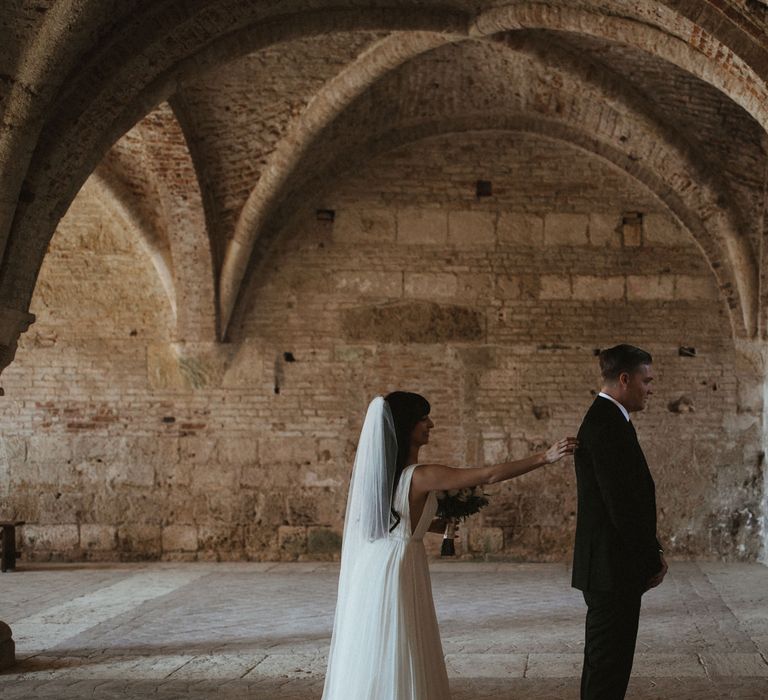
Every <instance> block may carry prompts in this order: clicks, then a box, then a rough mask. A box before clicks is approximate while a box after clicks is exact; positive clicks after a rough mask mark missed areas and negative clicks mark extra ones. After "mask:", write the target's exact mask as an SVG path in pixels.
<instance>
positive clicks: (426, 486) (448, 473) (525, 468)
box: [411, 437, 577, 493]
mask: <svg viewBox="0 0 768 700" xmlns="http://www.w3.org/2000/svg"><path fill="white" fill-rule="evenodd" d="M576 444H577V443H576V438H574V437H565V438H563V439H562V440H558V441H557V442H556V443H555V444H554V445H552V447H550V448H549V449H548V450H546V451H545V452H537V453H536V454H533V455H531V456H530V457H526V458H525V459H518V460H515V461H514V462H501V463H500V464H493V465H491V466H489V467H471V468H467V469H456V468H454V467H446V466H444V465H442V464H422V465H421V466H419V467H417V468H416V469H415V470H414V472H413V479H412V481H411V483H412V487H413V488H414V489H415V490H416V491H417V492H420V493H426V492H428V491H450V490H452V489H465V488H469V487H471V486H482V485H483V484H495V483H497V482H499V481H506V480H507V479H514V478H515V477H516V476H521V475H523V474H527V473H528V472H531V471H533V470H534V469H538V468H539V467H543V466H544V465H545V464H553V463H554V462H557V461H558V460H559V459H561V458H563V457H565V455H569V454H573V451H574V449H576Z"/></svg>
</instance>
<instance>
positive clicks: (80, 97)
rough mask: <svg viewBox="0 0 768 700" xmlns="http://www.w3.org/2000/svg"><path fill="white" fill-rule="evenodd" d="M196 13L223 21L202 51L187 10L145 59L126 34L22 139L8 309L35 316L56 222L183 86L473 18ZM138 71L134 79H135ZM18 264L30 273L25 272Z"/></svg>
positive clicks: (4, 295) (2, 288)
mask: <svg viewBox="0 0 768 700" xmlns="http://www.w3.org/2000/svg"><path fill="white" fill-rule="evenodd" d="M295 4H297V5H300V3H295ZM172 5H174V3H173V2H171V0H168V1H167V2H164V3H162V6H163V7H162V8H159V9H167V10H168V15H169V17H170V18H175V19H176V20H177V22H178V19H179V14H178V8H176V9H175V10H174V8H173V7H168V6H172ZM195 5H197V6H201V7H203V10H201V12H203V11H207V12H209V13H210V14H213V15H214V17H215V18H216V19H217V20H218V21H217V23H216V24H217V26H216V32H215V33H214V34H213V35H212V36H210V37H204V38H203V37H199V36H195V38H196V41H197V43H196V44H195V45H194V46H193V47H192V48H191V49H189V48H184V47H183V46H180V45H177V44H176V43H174V42H180V39H179V38H178V35H179V34H181V35H184V34H185V31H186V33H187V34H189V33H190V32H192V33H193V34H194V29H195V27H194V26H193V21H192V20H193V19H195V18H194V17H192V19H189V18H188V12H189V9H190V8H188V7H185V8H184V14H183V16H184V19H185V22H180V23H179V27H174V26H173V25H172V26H171V27H170V28H169V32H168V33H167V34H162V33H161V32H160V31H159V29H157V28H153V33H152V39H153V43H151V45H149V46H146V47H144V48H145V50H144V52H143V53H142V52H141V51H139V52H138V53H136V50H135V44H136V40H137V36H136V34H135V32H134V33H131V32H130V31H125V32H123V34H122V35H120V36H118V37H117V38H115V39H114V40H113V42H112V43H113V45H116V46H117V48H116V49H114V51H113V52H112V53H110V52H109V50H107V49H104V50H103V51H101V52H97V51H94V52H93V54H92V56H91V64H90V65H89V66H86V68H85V69H83V70H81V71H79V74H78V75H77V76H75V77H74V78H73V80H72V81H70V82H69V83H67V84H65V85H63V86H62V88H61V90H60V91H59V93H58V95H57V111H56V114H55V115H54V117H53V118H52V119H51V120H50V121H49V122H48V123H47V124H45V125H44V127H43V128H42V129H36V130H33V133H32V134H31V136H29V135H28V136H29V137H28V138H27V139H18V142H17V144H16V148H15V152H12V153H10V155H9V158H8V159H7V160H9V161H13V160H14V159H16V158H19V159H21V161H20V162H24V163H28V164H29V167H28V170H27V172H26V175H25V176H24V174H23V173H21V172H20V171H18V169H17V170H16V171H15V172H14V177H13V178H12V180H13V182H9V183H8V185H9V187H11V188H13V187H14V186H15V187H16V191H18V189H19V187H22V186H21V184H20V181H21V178H22V177H24V185H23V191H22V194H23V196H22V197H21V201H20V202H18V203H17V204H16V206H15V211H13V212H2V210H0V214H2V213H5V214H6V217H5V219H4V220H2V221H0V234H2V232H3V231H7V230H8V227H9V225H10V233H9V235H8V239H7V243H6V248H5V251H4V256H3V261H2V263H1V264H0V299H3V300H4V301H5V303H6V304H7V305H8V306H9V307H12V308H15V307H18V308H22V307H23V308H27V307H28V305H29V301H30V299H31V295H32V290H33V289H34V283H35V280H36V277H37V273H38V271H39V267H40V264H41V263H42V258H43V255H44V253H45V249H46V248H47V244H48V241H49V240H50V237H51V236H52V235H53V231H54V230H55V226H56V223H57V222H58V220H59V219H60V218H61V216H63V214H64V213H65V212H66V210H67V208H68V207H69V204H70V203H71V201H72V199H73V198H74V196H75V195H76V193H77V191H78V190H79V189H80V187H81V186H82V184H83V183H84V182H85V180H86V179H87V177H88V175H89V174H90V173H91V172H92V171H93V170H94V169H95V168H96V166H97V165H98V163H99V161H100V160H101V159H102V158H103V157H104V155H105V154H106V152H107V151H108V149H109V147H110V146H111V145H112V144H113V143H114V142H115V141H116V140H117V139H118V138H119V137H120V136H122V135H123V134H124V133H125V132H126V131H128V129H130V128H131V127H132V126H133V125H134V124H136V123H137V122H138V121H139V120H140V119H141V118H143V117H144V116H145V115H146V114H147V113H149V112H150V111H151V110H152V109H154V108H155V107H156V106H157V105H158V104H160V103H162V102H163V101H165V100H167V99H169V98H170V97H171V95H172V94H173V93H174V91H175V90H176V88H177V86H178V84H179V83H180V82H182V81H183V80H184V79H189V78H191V77H193V76H195V75H197V74H199V73H200V72H201V71H203V70H205V69H207V68H213V67H215V66H218V65H221V64H222V63H226V62H227V61H229V60H233V59H234V58H237V57H238V56H241V55H244V54H247V53H250V52H253V51H256V50H258V49H260V48H264V47H266V46H270V45H273V44H276V43H280V42H285V41H289V40H291V39H296V38H302V37H307V36H315V35H322V34H323V33H327V32H334V31H355V30H366V31H376V30H383V31H386V30H391V31H397V30H400V29H404V30H413V31H428V32H429V31H436V32H444V33H446V34H448V35H450V36H452V37H455V36H456V34H457V33H463V32H465V31H466V26H467V22H468V16H467V15H466V14H465V13H462V12H458V11H456V10H452V9H445V8H439V9H438V10H434V9H431V8H426V9H425V8H422V7H417V8H399V10H397V11H393V10H392V9H390V8H385V9H384V10H380V9H377V8H370V9H367V10H360V9H337V8H333V9H329V10H326V11H311V12H310V11H306V10H305V11H304V12H301V13H297V14H285V13H286V12H289V11H290V10H291V9H295V7H294V8H292V7H290V6H288V3H285V4H284V5H281V7H280V9H281V10H282V11H283V13H284V14H281V15H280V16H279V17H272V18H267V20H268V21H263V22H261V23H258V19H262V20H263V19H264V18H263V17H261V18H257V19H256V20H252V21H254V22H256V24H250V23H249V19H248V15H256V16H258V15H259V13H260V8H258V7H254V6H253V5H246V6H243V5H242V3H239V2H237V1H236V0H219V1H218V2H216V1H214V0H208V2H205V1H204V0H199V1H198V2H197V3H195ZM230 5H231V6H232V7H231V8H230V11H228V12H224V11H223V9H222V8H224V7H227V6H230ZM291 5H294V3H291ZM214 6H215V7H214ZM159 9H158V12H159ZM262 14H263V13H262ZM171 30H175V33H174V31H171ZM212 31H213V30H212ZM121 42H122V43H123V44H125V45H124V46H122V44H121ZM169 45H170V46H171V49H169ZM110 66H112V67H113V68H114V71H113V72H110V70H109V67H110ZM89 67H92V68H93V70H95V71H97V73H98V75H99V76H102V75H106V76H107V78H105V79H104V80H103V84H101V85H98V86H96V87H94V86H93V85H91V84H89V81H91V80H92V76H91V73H90V72H89V70H88V68H89ZM132 68H133V69H134V70H135V74H133V73H131V69H132ZM126 85H128V86H129V88H128V89H126ZM37 132H42V134H43V137H41V138H40V139H39V140H37V142H36V143H35V138H36V134H37ZM46 134H47V135H46ZM33 151H34V152H33ZM11 214H12V215H13V221H12V223H10V218H9V217H10V215H11ZM22 231H23V232H25V234H24V235H22V234H21V232H22ZM31 232H34V233H31ZM11 260H13V261H14V262H13V263H11ZM19 260H24V261H25V264H24V265H19V264H18V261H19Z"/></svg>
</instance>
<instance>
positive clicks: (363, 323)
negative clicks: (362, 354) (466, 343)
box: [343, 301, 485, 343]
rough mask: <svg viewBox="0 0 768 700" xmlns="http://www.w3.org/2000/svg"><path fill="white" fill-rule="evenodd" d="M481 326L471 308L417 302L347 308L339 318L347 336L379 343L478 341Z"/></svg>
mask: <svg viewBox="0 0 768 700" xmlns="http://www.w3.org/2000/svg"><path fill="white" fill-rule="evenodd" d="M484 325H485V320H484V318H483V316H482V314H481V313H479V312H478V311H475V310H473V309H467V308H465V307H463V306H458V305H454V304H434V303H429V302H418V301H414V302H404V303H400V304H386V305H384V304H381V305H376V306H369V307H362V308H358V309H349V310H348V311H347V312H346V313H345V314H344V318H343V328H344V332H345V333H346V335H347V337H349V338H350V339H352V340H368V341H379V342H383V343H439V342H446V341H449V340H479V339H480V338H482V337H483V330H484Z"/></svg>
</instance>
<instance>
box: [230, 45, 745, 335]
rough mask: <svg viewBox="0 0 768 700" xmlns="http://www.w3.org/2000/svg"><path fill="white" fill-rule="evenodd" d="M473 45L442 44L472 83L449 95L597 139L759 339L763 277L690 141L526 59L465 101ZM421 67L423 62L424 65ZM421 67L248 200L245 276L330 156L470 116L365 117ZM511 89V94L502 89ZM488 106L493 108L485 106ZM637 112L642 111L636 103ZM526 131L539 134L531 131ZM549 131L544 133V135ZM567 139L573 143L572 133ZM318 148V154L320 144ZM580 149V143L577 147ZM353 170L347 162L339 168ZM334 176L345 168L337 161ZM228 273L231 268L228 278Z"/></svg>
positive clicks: (478, 118)
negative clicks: (273, 186) (680, 225)
mask: <svg viewBox="0 0 768 700" xmlns="http://www.w3.org/2000/svg"><path fill="white" fill-rule="evenodd" d="M484 46H485V48H484V49H482V51H483V52H484V53H482V55H478V56H476V57H475V58H474V61H475V62H476V63H477V65H486V66H487V65H492V59H493V57H492V56H490V55H489V54H488V51H499V50H500V49H499V48H498V47H496V48H490V47H489V46H488V45H484ZM467 47H468V45H466V44H465V45H464V48H463V49H459V48H457V47H446V48H443V49H439V50H438V51H437V52H435V53H436V54H439V55H440V56H441V57H442V59H443V60H442V63H443V64H445V65H450V64H452V65H454V66H458V65H463V66H464V68H465V70H467V71H469V73H473V75H472V80H471V81H469V80H468V81H466V82H465V83H462V82H461V79H460V78H459V79H457V82H454V83H453V84H451V85H450V86H449V87H448V88H447V89H446V91H447V92H448V93H452V94H465V95H467V96H468V99H467V100H466V103H468V104H469V103H472V102H476V103H478V104H482V103H485V104H486V105H490V106H489V107H488V109H489V110H492V111H493V113H495V114H497V115H499V114H503V113H504V112H505V110H507V111H508V112H509V113H513V114H517V115H520V119H523V118H525V119H527V120H528V121H526V122H525V123H526V124H532V123H534V122H535V119H536V117H537V116H538V117H539V118H541V119H542V120H543V122H544V123H546V124H549V125H550V126H552V125H559V126H558V128H560V129H570V131H569V132H568V133H569V134H571V135H572V134H576V133H592V134H594V138H593V139H592V140H591V141H586V140H585V139H584V138H582V139H581V141H578V145H580V147H582V148H585V150H590V151H591V152H594V153H597V154H600V155H602V156H603V157H604V158H606V159H607V160H610V161H611V162H613V163H614V164H615V165H618V166H619V167H621V168H622V169H624V170H626V171H627V172H629V173H631V174H633V175H635V176H636V177H637V179H639V180H640V181H642V182H644V183H645V184H646V185H647V186H649V187H650V188H651V189H652V190H653V191H654V192H656V194H657V195H658V196H659V197H660V198H661V199H662V200H663V201H665V202H666V203H667V205H668V206H669V208H670V209H671V210H672V211H674V213H675V214H676V215H677V216H678V218H680V219H681V220H682V221H683V222H684V223H685V225H686V226H687V227H688V228H689V229H690V230H691V231H692V232H693V233H694V235H695V237H696V239H697V241H698V242H699V245H700V246H701V248H702V250H703V251H704V253H705V255H706V257H707V260H708V261H709V263H710V266H711V267H712V269H713V271H714V272H715V275H716V277H717V279H718V283H719V285H720V288H721V290H722V292H723V294H724V295H725V297H726V299H727V301H728V305H729V307H730V308H731V310H732V313H731V317H732V324H733V330H734V334H735V335H736V336H739V337H744V336H747V337H751V336H752V335H754V333H755V330H756V323H757V320H756V319H757V299H758V297H757V290H758V274H757V266H756V263H755V260H754V257H753V254H752V252H751V250H750V247H749V243H748V242H747V241H746V240H745V239H744V237H743V236H740V235H739V232H738V222H737V220H736V218H735V217H734V215H733V213H732V212H729V211H727V210H725V209H723V208H722V206H721V204H720V202H721V201H722V198H723V197H722V195H723V191H722V183H721V182H720V181H719V179H718V177H717V176H716V175H713V174H712V172H711V171H709V170H708V169H707V167H706V166H705V165H704V164H702V163H699V162H698V161H697V158H696V154H695V153H694V152H693V151H692V149H691V148H690V147H689V145H688V144H687V142H685V141H684V140H683V139H681V138H679V137H678V135H677V134H675V133H674V132H671V131H669V130H668V129H665V128H664V127H663V126H662V125H660V124H658V123H656V122H654V121H653V119H652V115H650V114H648V113H647V112H642V111H641V112H637V111H635V112H633V111H632V108H633V101H634V102H637V100H636V99H633V98H632V97H631V96H629V97H628V96H627V95H626V94H624V93H622V92H620V91H619V90H618V88H617V86H616V85H615V84H612V82H613V81H611V80H610V77H609V76H608V77H607V78H606V76H600V78H601V79H600V80H598V81H597V82H594V81H593V82H585V80H586V78H587V75H586V72H585V71H584V70H580V69H579V68H578V67H575V68H570V69H567V70H565V69H562V68H559V69H558V68H557V67H556V66H554V65H547V66H546V67H542V66H541V65H538V64H535V63H533V62H532V61H531V60H530V57H528V64H527V65H526V66H523V64H522V63H521V62H520V61H517V62H516V63H514V64H512V63H508V64H507V66H506V68H507V69H508V71H510V72H511V73H512V74H511V75H507V76H501V75H499V76H498V78H499V79H502V78H503V79H505V80H506V81H509V82H510V83H511V87H510V86H509V85H507V86H502V85H501V84H499V85H496V84H491V83H489V84H487V85H486V86H485V92H483V93H482V94H481V95H475V96H473V98H472V99H469V92H468V91H469V90H470V89H473V87H474V88H477V86H478V84H479V83H478V81H479V80H480V79H479V78H478V77H477V76H478V74H479V72H478V71H477V70H475V71H473V70H472V68H471V67H469V68H467V66H468V65H469V64H470V62H471V61H470V58H471V56H468V54H467V53H466V51H465V50H464V49H466V48H467ZM449 49H450V50H451V51H455V52H457V51H459V50H462V51H463V55H462V56H461V57H454V60H453V61H449V60H448V57H446V56H445V53H446V52H447V51H448V50H449ZM473 50H474V51H477V50H478V49H477V48H475V49H473ZM422 60H426V59H419V61H422ZM417 63H418V62H417V61H414V62H412V63H409V64H407V65H405V66H404V67H403V68H402V69H401V71H399V72H398V74H397V75H393V76H389V77H388V78H386V79H385V80H382V81H380V83H379V84H378V85H376V86H373V87H372V89H371V94H368V95H365V96H363V98H361V99H358V100H357V101H356V102H357V104H355V105H350V107H349V109H348V110H347V112H346V113H344V114H342V115H340V116H339V117H338V118H337V119H336V121H335V122H331V123H329V124H327V125H326V127H325V129H324V130H323V131H322V132H320V133H319V135H318V140H317V141H316V142H315V143H314V144H313V145H312V146H311V147H309V146H308V147H305V148H304V149H303V150H302V153H301V156H302V157H301V158H299V159H296V158H295V159H293V160H291V161H289V163H288V165H289V166H290V168H292V170H291V172H290V173H283V174H282V175H281V179H280V181H281V182H282V183H284V185H283V188H282V189H281V190H280V191H277V192H275V191H272V192H270V195H271V199H263V198H258V199H257V198H256V197H255V196H252V197H251V199H250V200H249V202H251V203H253V202H254V201H257V202H258V204H259V205H260V206H261V207H262V209H261V210H260V211H259V212H258V216H253V217H252V218H251V219H250V223H252V224H254V225H258V226H261V229H260V230H259V229H256V228H254V229H252V230H251V231H250V232H249V233H248V234H247V235H243V236H242V237H241V239H240V240H247V241H250V242H251V243H252V246H253V249H252V251H247V250H240V251H238V252H239V253H240V255H241V258H240V260H239V265H240V266H241V267H240V269H243V270H245V269H247V266H248V263H249V261H250V263H251V265H258V264H259V263H260V262H261V261H262V260H263V259H264V257H265V256H266V255H267V253H268V249H269V246H270V245H271V240H272V239H273V238H274V236H275V235H276V232H277V231H278V230H279V229H280V227H281V226H282V225H283V224H284V222H285V221H286V220H287V219H288V218H289V217H290V216H291V212H292V210H293V209H295V207H294V206H293V205H292V203H293V202H295V201H304V200H305V199H306V194H305V193H306V192H307V191H311V190H314V189H317V188H319V187H321V186H322V178H320V179H318V178H311V177H310V176H307V175H306V173H314V172H322V173H325V172H326V170H327V168H328V167H329V164H330V163H331V162H332V159H333V154H334V153H335V154H336V155H339V154H344V153H354V152H355V151H356V150H357V151H360V152H361V153H368V152H369V151H370V143H378V141H379V140H380V139H382V138H383V136H382V134H384V133H390V132H391V131H392V130H393V129H394V133H396V128H395V126H394V125H393V123H394V124H397V123H398V122H399V124H400V126H401V127H402V128H404V129H409V128H414V127H413V125H414V124H415V123H417V122H418V119H416V120H414V118H413V116H412V115H415V114H421V115H423V114H426V113H428V112H429V111H430V110H431V111H432V112H433V113H434V112H436V111H437V112H440V113H441V114H442V115H443V118H448V117H451V118H453V119H458V120H461V119H462V118H469V113H468V112H466V111H465V112H464V113H463V114H462V113H455V114H453V115H450V114H447V113H446V112H445V110H446V109H447V103H446V104H441V105H437V107H436V106H435V105H429V104H428V103H426V102H419V99H420V97H421V95H420V94H417V95H415V96H414V95H411V96H410V100H407V99H406V98H403V97H402V96H401V102H402V104H400V105H398V106H397V107H392V106H391V105H390V106H391V109H390V111H388V112H387V113H386V114H383V115H374V116H373V117H372V115H371V114H370V113H369V112H365V107H366V104H386V103H387V96H389V97H390V98H391V95H392V93H393V92H395V90H394V88H393V87H392V83H393V82H395V81H398V80H399V81H400V83H401V84H403V85H407V84H409V83H410V80H409V77H408V75H401V74H402V73H403V72H406V73H407V72H408V71H411V72H412V73H414V74H415V73H416V72H417V71H418V70H421V71H422V73H425V74H429V75H433V74H435V73H434V70H435V68H432V67H430V66H426V67H424V66H417ZM518 64H519V65H518ZM436 65H437V64H436ZM500 71H501V68H499V66H496V72H497V73H499V72H500ZM435 76H436V79H437V80H438V81H440V80H449V79H451V78H450V77H449V76H446V75H443V76H440V75H436V74H435ZM388 82H389V83H390V85H389V87H388V85H387V83H388ZM470 86H473V87H470ZM505 87H508V88H509V89H507V90H506V92H505V89H504V88H505ZM511 91H514V93H513V92H511ZM489 96H492V97H489ZM489 99H492V100H495V102H490V103H489ZM634 107H635V108H638V107H639V106H638V105H637V104H635V105H634ZM454 109H456V108H455V107H454ZM361 110H362V111H361ZM487 114H488V113H487V112H485V111H483V112H476V113H472V117H471V119H474V123H475V125H477V124H483V125H485V124H487V122H488V116H487ZM372 119H378V120H379V121H378V122H375V121H372ZM423 119H437V116H436V115H434V114H433V116H432V117H423ZM502 122H503V120H502ZM360 123H364V124H366V127H367V128H366V133H365V134H364V135H360V136H358V140H357V141H354V138H353V137H352V136H351V135H352V134H355V131H354V125H355V124H360ZM430 123H431V122H430ZM476 128H477V127H475V129H476ZM530 130H532V131H535V129H533V128H532V127H530ZM358 133H359V130H358ZM543 133H544V134H545V135H546V132H543ZM569 139H570V140H573V139H572V138H571V136H569ZM390 140H392V139H391V138H390ZM566 140H568V139H566ZM321 142H322V147H321V146H319V145H318V144H319V143H321ZM574 143H577V141H575V140H574ZM590 144H592V145H591V146H590ZM334 149H335V150H334ZM618 154H620V155H618ZM340 157H343V155H342V156H340ZM357 162H359V158H358V159H357ZM348 165H349V164H346V163H345V165H344V166H343V167H347V166H348ZM350 167H351V166H350ZM336 169H339V165H338V164H337V165H336ZM256 191H258V186H257V190H255V192H256ZM252 258H253V259H252ZM232 269H233V268H230V271H231V270H232ZM233 286H234V285H233Z"/></svg>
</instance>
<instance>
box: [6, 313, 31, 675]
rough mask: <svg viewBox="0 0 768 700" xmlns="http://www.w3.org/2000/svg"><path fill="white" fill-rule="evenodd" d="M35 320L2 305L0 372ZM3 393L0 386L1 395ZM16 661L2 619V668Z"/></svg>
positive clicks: (10, 634) (8, 634) (9, 636)
mask: <svg viewBox="0 0 768 700" xmlns="http://www.w3.org/2000/svg"><path fill="white" fill-rule="evenodd" d="M34 322H35V317H34V315H33V314H29V313H26V312H24V311H16V310H15V309H7V308H2V307H0V373H2V371H3V370H4V369H5V368H6V367H7V366H8V365H10V364H11V362H13V358H14V357H16V348H17V346H18V342H19V336H20V335H21V334H22V333H24V331H26V330H27V328H29V326H30V325H31V324H32V323H34ZM3 393H4V392H3V390H2V388H0V396H2V394H3ZM0 575H5V576H8V575H11V574H0ZM14 663H16V644H15V642H14V641H13V635H12V632H11V628H10V627H9V626H8V625H7V624H6V623H5V622H2V621H0V669H4V668H8V667H9V666H13V664H14Z"/></svg>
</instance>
